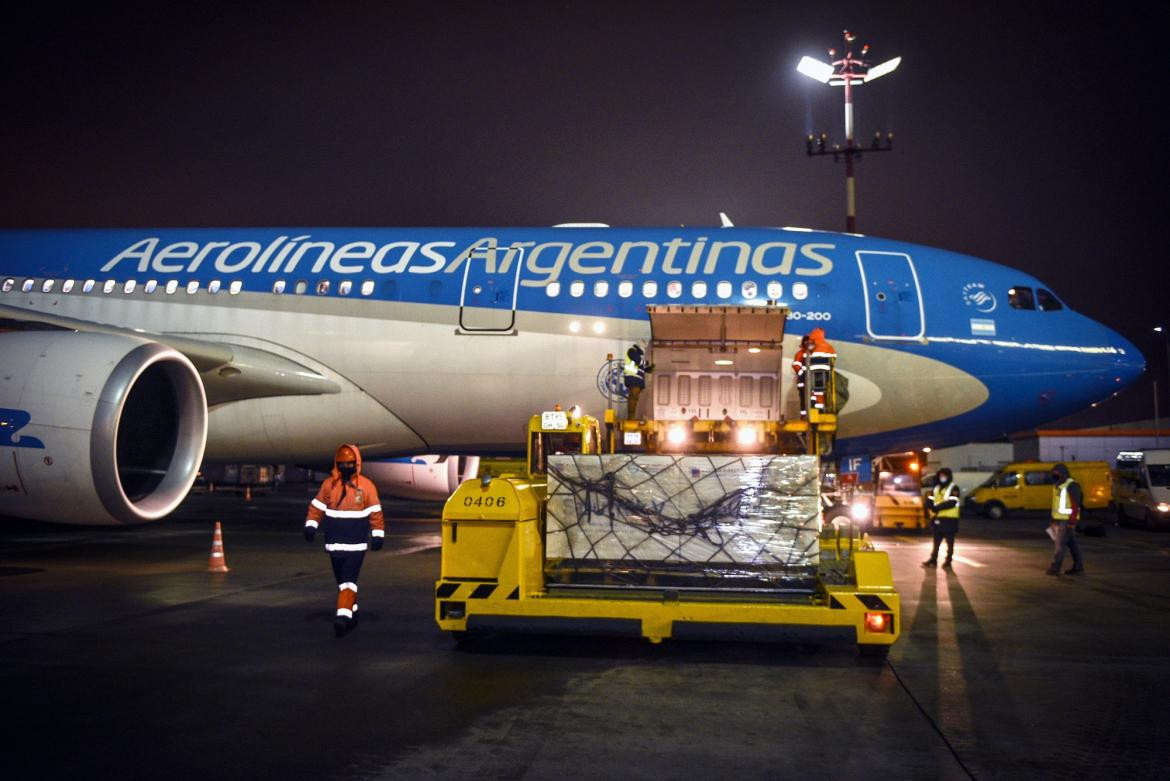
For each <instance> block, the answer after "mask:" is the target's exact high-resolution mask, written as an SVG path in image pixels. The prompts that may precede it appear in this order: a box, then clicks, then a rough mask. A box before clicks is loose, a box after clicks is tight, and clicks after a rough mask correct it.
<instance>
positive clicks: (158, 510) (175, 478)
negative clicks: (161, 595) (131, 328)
mask: <svg viewBox="0 0 1170 781" xmlns="http://www.w3.org/2000/svg"><path fill="white" fill-rule="evenodd" d="M0 355H3V356H4V359H3V364H2V366H0V514H3V515H15V516H19V517H22V518H35V519H38V520H42V521H54V522H58V523H78V524H92V525H109V524H135V523H145V522H147V521H154V520H158V519H159V518H162V517H163V516H165V515H167V514H168V513H170V512H171V511H172V510H174V509H175V508H176V507H177V506H178V505H179V503H180V502H182V501H183V499H184V497H186V495H187V492H188V491H190V490H191V485H192V483H194V481H195V476H196V473H197V472H198V470H199V463H200V461H201V460H202V458H203V448H204V446H205V445H206V443H207V399H206V396H205V394H204V391H203V382H202V381H201V380H200V379H199V374H198V372H197V371H196V370H195V367H194V366H192V365H191V362H190V361H189V360H187V358H186V357H184V356H183V355H182V354H181V353H179V352H177V351H175V350H173V349H171V348H170V347H166V346H164V345H161V344H159V343H157V342H152V341H149V340H147V339H136V338H134V337H130V336H123V335H116V334H100V333H85V332H81V333H78V332H73V331H19V332H12V333H0Z"/></svg>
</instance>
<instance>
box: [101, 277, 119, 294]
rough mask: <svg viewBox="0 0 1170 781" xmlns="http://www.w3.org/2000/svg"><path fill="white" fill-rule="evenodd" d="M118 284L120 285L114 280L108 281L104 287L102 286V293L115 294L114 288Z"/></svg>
mask: <svg viewBox="0 0 1170 781" xmlns="http://www.w3.org/2000/svg"><path fill="white" fill-rule="evenodd" d="M117 284H118V283H117V282H115V281H114V280H112V279H107V280H106V283H105V284H104V285H102V292H103V293H106V294H109V293H113V292H114V287H115V286H116V285H117Z"/></svg>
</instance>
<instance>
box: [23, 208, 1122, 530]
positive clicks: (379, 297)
mask: <svg viewBox="0 0 1170 781" xmlns="http://www.w3.org/2000/svg"><path fill="white" fill-rule="evenodd" d="M723 222H724V226H723V227H718V228H693V227H690V228H683V227H680V228H611V227H608V226H602V225H600V224H592V223H590V224H568V225H563V226H555V227H551V228H401V229H398V228H314V229H307V228H306V229H279V228H271V229H260V228H224V229H218V228H167V229H137V228H135V229H100V230H7V231H2V232H0V355H3V371H2V372H0V514H5V515H10V516H18V517H27V518H36V519H42V520H49V521H61V522H68V523H107V524H133V523H143V522H147V521H153V520H157V519H159V518H162V517H164V516H165V515H167V514H168V513H170V512H171V511H172V510H174V508H175V507H176V506H178V504H179V503H180V502H181V501H182V500H183V498H184V496H185V495H186V493H187V491H188V489H189V488H190V486H191V484H192V481H193V480H194V477H195V473H196V471H197V469H198V467H199V464H200V462H201V461H202V460H203V459H205V458H206V459H208V460H210V461H236V462H272V463H311V462H314V461H321V460H323V459H327V458H328V454H329V453H330V452H332V449H333V448H335V447H336V446H337V445H338V444H339V443H342V442H357V443H360V445H361V448H362V452H363V455H364V456H365V457H368V458H371V459H377V458H388V457H397V456H410V455H413V454H418V453H448V454H466V455H480V456H490V455H493V454H501V455H502V454H509V453H515V452H517V451H519V450H522V448H523V434H522V431H523V423H524V421H526V420H527V419H528V416H529V415H531V414H532V413H533V412H534V411H539V410H542V409H549V408H550V407H551V405H552V404H553V403H554V402H558V403H579V404H580V405H581V406H582V407H584V408H585V410H586V411H593V412H600V409H599V408H600V407H601V406H602V404H603V402H602V399H601V396H600V393H599V391H598V383H597V376H598V373H599V370H600V369H601V368H602V367H603V366H604V365H605V362H606V356H607V355H615V356H622V355H624V353H625V351H626V349H627V347H628V346H629V345H630V344H632V343H635V342H642V343H645V342H646V340H647V339H648V337H649V336H650V327H649V325H650V324H649V319H648V314H647V306H648V305H651V304H655V305H670V304H680V305H681V304H686V305H694V304H707V305H732V306H767V305H769V304H775V305H777V306H779V305H783V306H785V307H787V308H788V309H789V315H788V321H789V324H790V328H789V329H787V331H786V333H785V336H784V338H783V343H784V344H783V349H784V354H785V355H791V354H792V353H793V352H795V347H796V345H797V342H798V340H799V334H800V332H801V331H807V330H808V329H811V328H813V327H818V326H819V327H823V328H824V329H825V331H826V334H827V336H828V338H829V340H830V341H831V342H832V343H833V344H834V346H835V347H836V350H837V353H838V361H837V368H838V371H839V372H840V373H841V374H842V375H844V376H845V377H846V378H847V380H848V383H849V394H850V398H849V402H848V404H847V405H846V407H845V408H844V409H843V410H842V412H841V416H840V419H839V431H838V439H837V443H836V449H835V450H834V456H835V457H844V456H849V455H851V454H852V455H857V454H879V453H885V452H894V451H899V450H907V449H911V448H918V447H922V446H926V445H930V446H933V447H936V448H937V447H943V446H946V445H952V444H960V443H963V442H969V441H973V440H977V439H984V438H988V437H993V436H999V435H1001V434H1003V433H1009V432H1013V431H1018V430H1022V429H1026V428H1031V427H1035V426H1036V425H1038V424H1040V423H1043V422H1045V421H1049V420H1052V419H1055V418H1059V417H1062V416H1064V415H1067V414H1070V413H1072V412H1074V411H1077V410H1080V409H1083V408H1084V407H1086V406H1088V405H1089V404H1091V403H1094V402H1097V401H1100V400H1102V399H1105V398H1107V397H1110V396H1112V395H1114V394H1115V393H1117V392H1118V391H1120V390H1121V389H1122V388H1124V387H1125V386H1126V385H1128V384H1130V383H1132V382H1133V381H1134V380H1136V379H1137V378H1138V377H1139V376H1140V375H1141V373H1142V372H1143V371H1144V366H1145V360H1144V358H1143V356H1142V354H1141V353H1140V352H1139V351H1138V350H1137V349H1136V348H1135V347H1134V346H1133V345H1132V344H1131V343H1130V342H1128V341H1127V340H1126V339H1124V338H1123V337H1122V336H1120V335H1119V334H1117V333H1115V332H1114V331H1112V330H1110V329H1109V328H1108V327H1106V326H1104V325H1102V324H1100V323H1097V322H1094V321H1093V320H1091V319H1089V318H1088V317H1085V316H1083V315H1080V314H1078V313H1076V312H1074V311H1072V310H1071V309H1070V308H1069V307H1068V306H1067V305H1065V304H1064V303H1063V302H1062V301H1061V300H1060V298H1059V297H1058V296H1057V295H1056V294H1055V293H1054V292H1053V291H1052V288H1051V286H1049V285H1047V284H1045V283H1044V282H1042V281H1040V280H1039V279H1037V278H1035V277H1034V276H1032V275H1030V274H1028V273H1025V272H1023V271H1019V270H1016V269H1013V268H1010V267H1008V266H1004V265H1000V264H997V263H993V262H990V261H987V260H981V259H978V258H974V257H970V256H965V255H962V254H958V253H954V252H949V251H945V250H941V249H934V248H930V247H926V246H921V245H916V244H911V243H905V242H900V241H894V240H890V239H884V238H875V237H869V236H862V235H857V234H843V233H832V232H822V231H814V230H808V229H803V228H742V227H734V226H729V225H728V223H729V221H728V220H724V221H723Z"/></svg>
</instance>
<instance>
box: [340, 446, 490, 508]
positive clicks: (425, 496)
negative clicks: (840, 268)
mask: <svg viewBox="0 0 1170 781" xmlns="http://www.w3.org/2000/svg"><path fill="white" fill-rule="evenodd" d="M478 473H479V456H437V455H425V456H414V457H412V458H394V459H383V460H378V461H364V462H362V474H364V475H365V476H366V477H368V478H370V479H371V480H373V481H374V485H376V486H378V493H380V494H383V495H385V496H397V497H399V498H402V499H422V500H424V501H431V502H444V501H446V500H447V497H449V496H450V495H451V494H452V493H454V492H455V489H456V488H458V487H459V484H460V483H462V482H463V481H464V480H470V479H471V478H473V477H475V476H476V475H477V474H478Z"/></svg>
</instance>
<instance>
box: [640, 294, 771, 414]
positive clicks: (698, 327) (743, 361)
mask: <svg viewBox="0 0 1170 781" xmlns="http://www.w3.org/2000/svg"><path fill="white" fill-rule="evenodd" d="M646 311H647V313H648V314H649V316H650V349H649V350H648V351H647V356H648V358H649V360H650V362H651V363H653V364H654V372H653V373H652V374H651V375H650V378H651V381H652V383H653V385H652V398H653V410H654V417H655V418H656V419H658V420H688V419H690V418H693V417H697V418H699V419H701V420H717V419H721V418H723V417H726V416H730V417H732V418H734V419H736V420H778V419H779V418H780V406H781V403H782V398H783V395H782V393H781V387H780V383H781V381H782V380H781V377H782V368H781V367H782V365H783V350H782V344H781V343H782V340H783V338H784V321H785V319H786V318H787V317H788V309H787V307H779V306H707V305H693V306H692V305H685V306H684V305H668V306H659V305H651V306H648V307H646Z"/></svg>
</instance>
